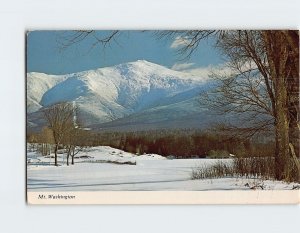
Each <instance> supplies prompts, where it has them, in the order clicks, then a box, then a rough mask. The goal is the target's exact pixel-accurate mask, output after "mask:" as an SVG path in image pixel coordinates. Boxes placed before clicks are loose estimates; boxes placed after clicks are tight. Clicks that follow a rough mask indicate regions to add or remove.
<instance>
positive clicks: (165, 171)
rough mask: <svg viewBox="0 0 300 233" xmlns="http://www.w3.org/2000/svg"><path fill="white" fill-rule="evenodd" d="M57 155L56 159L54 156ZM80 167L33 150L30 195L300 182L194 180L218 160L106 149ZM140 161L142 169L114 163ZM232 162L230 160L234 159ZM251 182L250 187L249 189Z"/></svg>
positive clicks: (84, 157) (94, 151)
mask: <svg viewBox="0 0 300 233" xmlns="http://www.w3.org/2000/svg"><path fill="white" fill-rule="evenodd" d="M50 157H51V156H50ZM76 157H77V158H75V165H70V166H67V165H66V158H65V156H63V155H62V154H59V157H58V161H59V164H60V165H61V166H58V167H55V166H53V163H54V158H49V157H43V156H41V155H40V154H38V153H37V152H30V151H28V152H27V188H28V190H29V191H101V190H107V191H116V190H121V191H129V190H139V191H155V190H177V191H186V190H192V191H200V190H201V191H206V190H249V189H250V187H253V186H256V185H257V184H260V185H263V186H264V189H292V188H293V187H294V186H295V185H296V184H287V183H283V182H279V181H260V180H255V179H236V178H221V179H205V180H192V179H191V172H192V170H193V169H194V168H196V167H197V166H202V165H207V166H209V165H210V164H213V163H215V162H216V161H218V160H216V159H172V160H170V159H166V158H164V157H162V156H160V155H156V154H146V155H140V156H137V155H134V154H131V153H127V152H124V151H121V150H118V149H115V148H112V147H108V146H100V147H93V148H89V149H86V150H84V151H81V152H79V153H78V154H77V155H76ZM115 161H117V162H119V163H124V162H129V161H130V162H136V165H129V164H125V165H124V164H116V163H113V162H115ZM227 161H230V160H229V159H228V160H227ZM247 183H248V185H246V184H247Z"/></svg>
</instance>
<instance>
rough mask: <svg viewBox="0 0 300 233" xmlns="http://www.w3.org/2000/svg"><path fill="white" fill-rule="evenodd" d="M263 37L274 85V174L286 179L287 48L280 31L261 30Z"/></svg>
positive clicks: (287, 129) (287, 135)
mask: <svg viewBox="0 0 300 233" xmlns="http://www.w3.org/2000/svg"><path fill="white" fill-rule="evenodd" d="M262 34H263V39H264V44H265V48H266V54H267V59H268V63H269V69H270V76H271V79H272V82H273V86H274V91H275V95H274V99H275V116H274V118H275V141H276V150H275V176H276V179H278V180H282V179H286V176H287V174H288V172H289V171H290V170H289V167H288V166H289V140H290V139H289V134H290V132H289V127H290V125H289V123H290V121H289V110H288V84H287V83H288V82H287V76H288V75H287V72H288V67H287V65H288V61H289V60H288V59H289V50H288V46H287V43H286V40H285V36H284V34H283V33H282V31H263V32H262Z"/></svg>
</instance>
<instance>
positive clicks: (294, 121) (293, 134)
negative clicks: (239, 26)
mask: <svg viewBox="0 0 300 233" xmlns="http://www.w3.org/2000/svg"><path fill="white" fill-rule="evenodd" d="M283 33H284V35H285V37H286V41H287V44H288V45H289V46H288V50H289V60H288V63H287V65H288V67H289V70H290V73H289V75H288V77H287V88H288V110H289V130H290V132H289V137H290V143H291V144H292V145H293V147H294V152H295V154H296V156H298V158H300V155H299V144H300V134H299V131H300V125H299V107H300V106H299V31H294V30H286V31H283Z"/></svg>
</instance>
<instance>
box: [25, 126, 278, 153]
mask: <svg viewBox="0 0 300 233" xmlns="http://www.w3.org/2000/svg"><path fill="white" fill-rule="evenodd" d="M81 135H82V136H81V137H80V139H78V141H80V145H81V146H83V145H84V146H100V145H106V146H112V147H114V148H118V149H121V150H124V151H127V152H131V153H136V154H144V153H155V154H160V155H163V156H170V155H173V156H174V157H177V158H192V157H212V158H218V157H227V156H229V154H234V155H236V156H243V157H245V156H273V155H274V144H273V143H272V142H270V141H267V140H262V138H259V139H258V138H256V139H252V140H242V139H239V138H228V137H226V136H224V135H221V134H216V133H208V132H201V131H198V130H171V131H170V130H153V131H139V132H102V133H95V132H90V131H85V132H84V133H83V134H81ZM46 138H47V137H45V136H44V135H43V132H41V133H39V134H30V135H28V142H37V143H46V141H45V139H46Z"/></svg>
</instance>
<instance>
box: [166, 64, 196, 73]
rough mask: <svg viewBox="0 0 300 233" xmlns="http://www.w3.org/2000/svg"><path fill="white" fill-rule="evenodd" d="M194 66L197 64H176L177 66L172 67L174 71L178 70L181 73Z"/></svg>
mask: <svg viewBox="0 0 300 233" xmlns="http://www.w3.org/2000/svg"><path fill="white" fill-rule="evenodd" d="M194 64H195V63H175V64H174V65H173V66H172V67H171V69H172V70H178V71H180V70H186V69H188V68H190V67H192V66H193V65H194Z"/></svg>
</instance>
